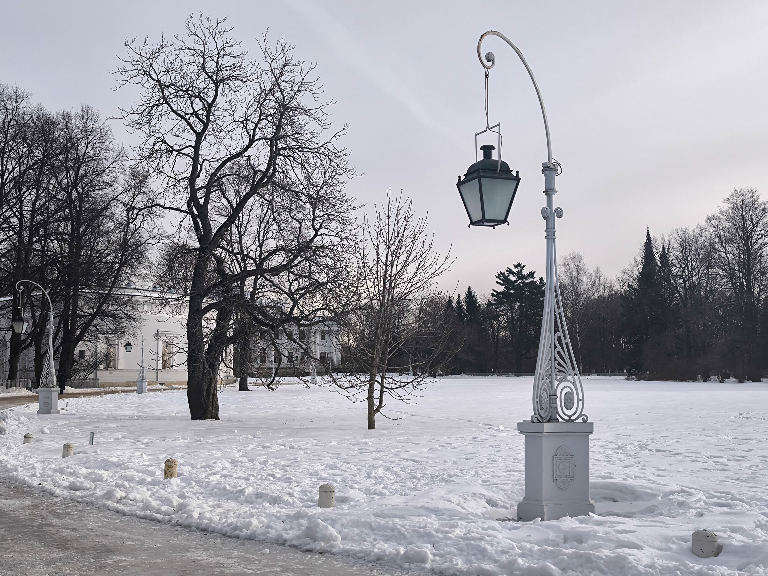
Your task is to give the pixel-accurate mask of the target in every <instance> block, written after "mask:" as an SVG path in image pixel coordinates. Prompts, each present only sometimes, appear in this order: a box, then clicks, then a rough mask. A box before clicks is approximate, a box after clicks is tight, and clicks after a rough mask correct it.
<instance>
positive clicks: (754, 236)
mask: <svg viewBox="0 0 768 576" xmlns="http://www.w3.org/2000/svg"><path fill="white" fill-rule="evenodd" d="M558 266H559V280H560V288H561V293H562V296H563V304H564V308H565V315H566V319H567V322H568V328H569V332H570V337H571V343H572V344H573V348H574V354H575V356H576V362H577V364H578V365H579V368H580V370H581V372H582V373H583V374H593V373H616V372H626V373H627V374H629V375H631V376H635V377H638V378H652V379H664V380H695V379H697V378H698V377H702V378H704V379H707V378H709V377H711V376H717V377H719V378H728V377H729V376H732V377H735V378H737V379H739V380H755V381H759V379H760V377H761V376H762V375H763V373H765V372H767V371H768V355H767V354H766V351H768V298H766V288H768V203H767V202H765V201H762V200H761V199H760V197H759V195H758V193H757V191H756V190H754V189H751V188H746V189H737V190H734V191H733V192H732V193H731V194H730V195H729V196H728V197H727V198H726V199H725V200H724V202H723V205H722V206H721V207H720V209H719V210H718V211H717V212H715V213H714V214H712V215H710V216H708V217H707V219H706V221H705V223H704V224H699V225H697V226H695V227H694V228H677V229H675V230H673V231H672V232H671V233H670V234H669V235H668V236H667V237H661V238H653V237H652V236H651V234H650V230H646V237H645V242H644V243H643V246H642V250H641V251H640V254H639V255H638V256H637V257H636V258H635V259H634V261H633V262H632V263H631V264H630V265H629V266H628V267H627V268H626V269H625V270H624V271H623V272H622V273H621V274H620V275H619V277H618V278H617V279H616V280H611V279H609V278H606V277H605V275H604V274H603V273H602V272H601V271H600V269H599V268H595V269H594V270H590V269H589V268H588V266H587V265H586V263H585V261H584V258H583V257H582V255H581V254H578V253H571V254H568V255H567V256H565V257H564V258H563V259H561V260H560V262H559V263H558ZM496 283H497V286H498V288H497V289H495V290H493V291H492V293H491V294H490V295H489V296H487V297H479V296H478V295H477V294H476V293H475V292H474V291H473V290H472V288H471V287H470V288H468V289H467V291H466V292H465V293H464V294H463V295H461V296H457V297H456V298H455V300H453V299H451V300H449V302H448V309H449V312H450V313H451V314H453V315H454V318H455V322H456V324H457V326H458V330H457V334H458V336H457V337H458V338H460V339H462V340H463V344H462V345H461V348H460V351H459V353H458V354H457V355H456V356H455V357H454V360H453V371H454V372H457V373H461V372H463V373H506V372H516V373H531V372H533V371H534V369H535V363H536V351H537V345H538V339H539V332H540V329H541V309H542V306H543V298H544V282H543V280H542V279H541V278H536V276H535V273H534V272H533V271H528V272H526V271H525V266H523V265H522V264H519V263H518V264H516V265H515V266H514V267H513V268H507V269H506V270H505V271H503V272H499V273H498V274H497V275H496Z"/></svg>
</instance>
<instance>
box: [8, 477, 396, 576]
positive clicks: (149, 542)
mask: <svg viewBox="0 0 768 576" xmlns="http://www.w3.org/2000/svg"><path fill="white" fill-rule="evenodd" d="M267 551H268V552H267ZM399 573H400V572H396V571H384V570H383V569H380V568H377V567H373V566H369V565H367V564H360V563H355V562H351V561H347V560H344V559H339V558H335V557H333V556H328V555H322V554H308V553H304V552H300V551H298V550H296V549H293V548H287V547H285V546H278V545H275V544H265V543H263V542H254V541H250V540H239V539H236V538H228V537H226V536H218V535H211V534H206V533H202V532H195V531H191V530H187V529H184V528H178V527H173V526H168V525H165V524H160V523H157V522H150V521H146V520H139V519H137V518H130V517H127V516H121V515H119V514H117V513H114V512H110V511H108V510H102V509H99V508H95V507H92V506H88V505H85V504H79V503H77V502H73V501H70V500H66V499H61V498H56V497H55V496H51V495H49V494H46V493H43V492H38V491H35V490H32V489H30V488H22V487H19V486H15V485H13V484H9V483H5V482H4V481H2V480H0V574H2V575H6V574H7V575H8V576H10V575H13V576H107V575H112V574H120V575H126V576H128V575H135V576H161V575H162V576H187V575H188V576H198V575H205V576H241V575H245V574H270V575H281V576H310V575H311V576H372V575H374V574H399Z"/></svg>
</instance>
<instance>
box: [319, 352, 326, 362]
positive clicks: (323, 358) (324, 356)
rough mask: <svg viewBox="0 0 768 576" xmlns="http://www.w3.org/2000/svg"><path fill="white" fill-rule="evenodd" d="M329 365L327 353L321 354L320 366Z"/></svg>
mask: <svg viewBox="0 0 768 576" xmlns="http://www.w3.org/2000/svg"><path fill="white" fill-rule="evenodd" d="M327 363H328V353H327V352H320V364H323V365H325V364H327Z"/></svg>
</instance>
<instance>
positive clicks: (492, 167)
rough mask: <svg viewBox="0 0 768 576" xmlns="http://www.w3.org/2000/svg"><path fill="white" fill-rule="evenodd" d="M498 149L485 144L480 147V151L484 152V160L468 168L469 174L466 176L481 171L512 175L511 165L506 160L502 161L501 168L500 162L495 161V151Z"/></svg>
mask: <svg viewBox="0 0 768 576" xmlns="http://www.w3.org/2000/svg"><path fill="white" fill-rule="evenodd" d="M495 149H496V146H494V145H493V144H484V145H482V146H480V150H482V151H483V158H482V160H479V161H478V162H475V163H474V164H472V166H470V167H469V168H467V173H466V174H465V175H464V176H465V177H466V176H469V175H470V174H471V173H473V172H478V171H480V170H482V171H484V172H485V171H488V172H501V173H505V174H511V173H512V169H511V168H510V167H509V164H507V163H506V162H504V160H502V161H501V166H499V160H498V159H496V160H494V159H493V157H492V153H493V151H494V150H495Z"/></svg>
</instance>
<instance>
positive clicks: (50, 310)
mask: <svg viewBox="0 0 768 576" xmlns="http://www.w3.org/2000/svg"><path fill="white" fill-rule="evenodd" d="M22 282H27V283H28V284H34V285H35V286H37V287H38V288H40V292H42V293H43V294H45V297H46V299H47V300H48V317H49V318H52V317H53V304H51V298H50V296H48V292H46V291H45V288H43V287H42V286H40V284H38V283H37V282H34V281H33V280H19V281H18V282H16V290H19V291H21V289H20V288H19V284H21V283H22Z"/></svg>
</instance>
